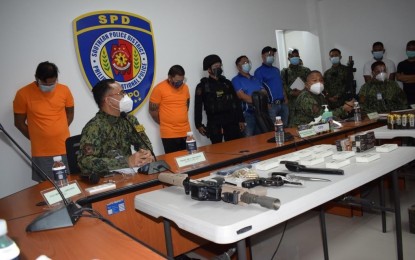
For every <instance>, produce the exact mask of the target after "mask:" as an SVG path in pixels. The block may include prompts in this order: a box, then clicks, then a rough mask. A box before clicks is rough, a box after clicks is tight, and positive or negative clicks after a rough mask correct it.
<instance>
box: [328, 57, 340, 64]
mask: <svg viewBox="0 0 415 260" xmlns="http://www.w3.org/2000/svg"><path fill="white" fill-rule="evenodd" d="M330 61H331V64H333V65H334V64H339V62H340V57H331V58H330Z"/></svg>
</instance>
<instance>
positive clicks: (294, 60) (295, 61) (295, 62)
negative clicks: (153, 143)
mask: <svg viewBox="0 0 415 260" xmlns="http://www.w3.org/2000/svg"><path fill="white" fill-rule="evenodd" d="M290 62H291V65H298V64H300V57H291V58H290Z"/></svg>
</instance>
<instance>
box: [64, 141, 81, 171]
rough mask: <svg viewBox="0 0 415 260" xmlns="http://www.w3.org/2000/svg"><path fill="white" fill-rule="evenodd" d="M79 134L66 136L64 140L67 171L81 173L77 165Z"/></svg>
mask: <svg viewBox="0 0 415 260" xmlns="http://www.w3.org/2000/svg"><path fill="white" fill-rule="evenodd" d="M80 141H81V135H74V136H71V137H68V139H66V141H65V146H66V157H67V158H68V164H69V165H68V166H69V173H81V170H80V169H79V166H78V154H79V142H80Z"/></svg>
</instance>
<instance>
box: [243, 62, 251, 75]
mask: <svg viewBox="0 0 415 260" xmlns="http://www.w3.org/2000/svg"><path fill="white" fill-rule="evenodd" d="M242 70H243V72H245V73H249V71H250V70H251V64H249V63H244V64H242Z"/></svg>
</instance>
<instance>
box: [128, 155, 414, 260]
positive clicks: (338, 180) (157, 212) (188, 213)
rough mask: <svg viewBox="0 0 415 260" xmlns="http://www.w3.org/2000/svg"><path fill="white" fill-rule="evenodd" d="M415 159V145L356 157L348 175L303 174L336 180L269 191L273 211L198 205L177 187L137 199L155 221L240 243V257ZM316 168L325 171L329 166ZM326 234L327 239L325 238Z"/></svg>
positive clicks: (397, 219)
mask: <svg viewBox="0 0 415 260" xmlns="http://www.w3.org/2000/svg"><path fill="white" fill-rule="evenodd" d="M372 152H373V151H372ZM328 158H331V156H330V157H328ZM328 158H326V160H328ZM414 159H415V147H399V148H398V149H396V150H394V151H392V152H390V153H385V154H381V158H380V159H378V160H375V161H372V162H369V163H356V162H355V159H354V157H353V158H351V161H352V163H351V164H350V165H348V166H345V167H344V168H343V170H344V172H345V174H344V175H322V174H304V176H316V177H323V178H329V179H331V180H332V181H331V182H306V185H305V186H303V187H292V186H290V187H289V186H287V185H286V186H282V187H272V188H269V189H268V195H267V196H270V197H275V198H279V199H280V201H281V207H280V208H279V209H278V210H269V209H266V208H263V207H261V206H259V205H255V204H251V205H247V206H240V205H233V204H228V203H225V202H213V201H197V200H193V199H191V198H190V196H187V195H185V193H184V190H183V188H181V187H174V186H172V187H168V188H165V189H162V190H156V191H152V192H148V193H144V194H140V195H137V196H136V197H135V208H136V209H137V210H139V211H142V212H144V213H146V214H149V215H151V216H153V217H156V218H159V217H163V218H164V219H168V220H171V221H173V222H174V223H176V224H177V226H178V227H180V228H181V229H183V230H186V231H188V232H190V233H193V234H195V235H198V236H200V237H202V238H205V239H207V240H209V241H212V242H215V243H218V244H229V243H235V242H238V253H240V250H241V249H243V250H244V245H245V241H244V239H245V238H247V237H250V236H252V235H254V234H256V233H258V232H261V231H263V230H266V229H268V228H270V227H273V226H275V225H278V224H280V223H283V222H284V221H286V220H289V219H291V218H293V217H296V216H298V215H300V214H302V213H304V212H306V211H308V210H311V209H313V208H315V207H317V206H320V205H322V204H324V203H325V202H328V201H330V200H333V199H335V198H337V197H339V196H341V195H343V194H345V193H347V192H349V191H351V190H353V189H355V188H357V187H359V186H361V185H363V184H365V183H368V182H370V181H372V180H374V179H377V178H379V177H381V176H383V175H385V174H387V173H390V172H394V171H395V170H396V169H397V168H399V167H400V166H402V165H405V164H407V163H409V162H411V161H413V160H414ZM280 167H281V168H279V169H278V171H280V170H282V169H284V168H283V166H280ZM313 167H318V168H323V167H324V165H323V164H320V165H315V166H313ZM273 170H274V171H275V169H273ZM396 175H397V174H396V171H395V173H394V174H393V176H394V178H393V187H394V193H395V194H394V195H395V196H394V197H395V203H394V204H395V205H394V206H395V222H396V227H397V228H396V235H397V247H398V259H402V233H401V232H402V230H401V216H400V201H399V196H398V195H399V194H398V193H399V190H398V185H397V176H396ZM323 220H324V218H323ZM165 223H166V222H165ZM322 228H323V227H322ZM324 235H325V234H323V239H325V237H324ZM325 251H326V248H325ZM327 254H328V253H327ZM239 256H241V254H239ZM326 258H328V256H326Z"/></svg>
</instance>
